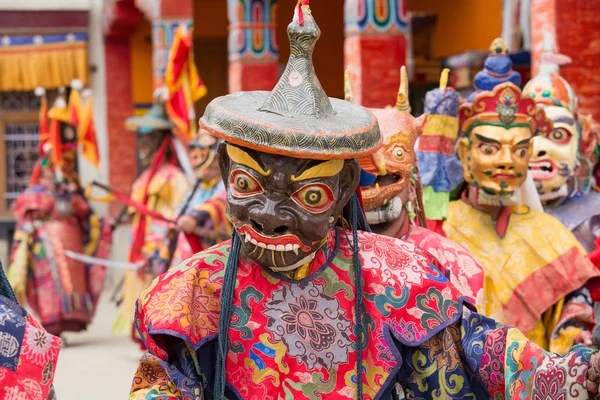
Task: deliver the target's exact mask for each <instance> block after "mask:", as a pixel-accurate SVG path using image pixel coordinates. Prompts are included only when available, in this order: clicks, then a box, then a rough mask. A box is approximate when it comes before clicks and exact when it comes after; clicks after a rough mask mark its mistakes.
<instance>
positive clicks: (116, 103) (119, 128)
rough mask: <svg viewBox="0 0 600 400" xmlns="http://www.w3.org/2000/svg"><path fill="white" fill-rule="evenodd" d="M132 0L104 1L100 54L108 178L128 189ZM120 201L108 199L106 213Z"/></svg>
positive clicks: (136, 15)
mask: <svg viewBox="0 0 600 400" xmlns="http://www.w3.org/2000/svg"><path fill="white" fill-rule="evenodd" d="M142 18H143V16H142V13H141V12H140V11H139V10H138V9H137V8H136V7H135V5H134V4H133V0H130V1H127V0H125V1H113V2H106V3H104V9H103V26H104V36H105V39H104V54H105V59H106V82H108V84H107V85H106V98H107V102H108V107H107V110H106V117H107V118H106V119H107V130H108V132H107V133H108V148H109V149H110V150H109V154H108V155H109V163H108V180H109V183H110V184H111V185H112V186H114V187H115V188H117V189H119V190H122V191H124V192H125V193H129V191H130V190H131V184H132V182H133V180H134V179H135V177H136V170H137V158H136V154H135V135H132V134H130V133H129V132H127V131H126V129H125V120H126V119H127V118H128V117H130V116H131V115H132V114H133V99H132V81H131V49H130V40H129V39H130V37H131V34H132V33H133V31H134V30H135V27H136V26H137V25H138V23H139V22H140V21H141V20H142ZM121 208H122V205H120V204H118V203H117V202H112V203H111V204H110V206H109V212H110V215H112V216H113V217H116V216H117V214H118V213H119V211H120V210H121Z"/></svg>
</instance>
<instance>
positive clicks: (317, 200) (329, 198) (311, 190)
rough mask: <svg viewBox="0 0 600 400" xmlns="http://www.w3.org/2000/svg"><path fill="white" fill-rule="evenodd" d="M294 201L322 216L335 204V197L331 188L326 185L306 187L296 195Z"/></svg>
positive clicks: (293, 197)
mask: <svg viewBox="0 0 600 400" xmlns="http://www.w3.org/2000/svg"><path fill="white" fill-rule="evenodd" d="M292 200H294V201H295V202H296V204H298V205H299V206H300V207H302V208H304V209H305V210H306V211H308V212H310V213H313V214H320V213H322V212H325V211H327V209H329V207H331V205H332V204H333V203H335V196H334V195H333V191H332V190H331V189H330V188H329V186H327V185H324V184H313V185H306V186H304V187H302V188H300V189H299V190H297V191H296V192H295V193H294V194H292Z"/></svg>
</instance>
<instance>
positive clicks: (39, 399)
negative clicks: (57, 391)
mask: <svg viewBox="0 0 600 400" xmlns="http://www.w3.org/2000/svg"><path fill="white" fill-rule="evenodd" d="M0 268H2V265H1V264H0ZM0 273H2V272H0ZM59 351H60V339H59V338H58V337H56V336H53V335H51V334H49V333H48V332H46V331H45V330H44V328H42V327H41V326H40V324H39V323H38V322H37V321H36V320H35V319H33V318H32V317H31V315H29V314H27V312H25V310H23V309H22V308H21V307H20V306H19V305H18V304H17V303H15V302H14V301H12V300H10V299H8V298H6V297H4V296H0V398H1V399H4V400H12V399H14V400H21V399H22V400H55V399H56V396H55V395H54V389H53V388H52V382H53V381H54V373H55V371H56V363H57V361H58V353H59Z"/></svg>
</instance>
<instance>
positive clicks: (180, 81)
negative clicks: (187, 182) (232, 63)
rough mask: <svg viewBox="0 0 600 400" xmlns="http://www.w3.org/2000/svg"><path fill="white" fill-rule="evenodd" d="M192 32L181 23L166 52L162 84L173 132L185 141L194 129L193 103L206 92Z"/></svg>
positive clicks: (192, 134) (195, 130) (189, 137)
mask: <svg viewBox="0 0 600 400" xmlns="http://www.w3.org/2000/svg"><path fill="white" fill-rule="evenodd" d="M192 45H193V42H192V32H191V30H187V29H186V28H184V27H183V26H180V27H179V29H178V30H177V33H176V35H175V39H174V40H173V45H172V46H171V50H170V53H169V63H168V64H167V71H166V75H165V83H166V85H167V88H168V89H169V100H168V101H167V102H166V104H165V106H166V109H167V113H168V115H169V118H170V119H171V120H172V121H173V122H174V123H175V126H176V128H175V129H174V131H175V134H176V135H177V137H178V138H179V139H181V140H182V141H183V142H184V143H187V142H188V141H189V140H191V139H193V138H194V137H195V136H196V132H197V129H198V127H197V122H196V114H195V112H194V103H195V102H196V101H198V100H200V99H201V98H202V97H204V96H205V95H206V86H204V82H202V78H200V75H199V74H198V69H197V68H196V63H195V62H194V53H193V46H192Z"/></svg>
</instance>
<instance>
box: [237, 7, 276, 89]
mask: <svg viewBox="0 0 600 400" xmlns="http://www.w3.org/2000/svg"><path fill="white" fill-rule="evenodd" d="M227 8H228V13H229V92H231V93H233V92H238V91H241V90H271V89H273V87H274V86H275V84H276V83H277V80H278V79H279V66H278V54H279V48H278V47H277V40H276V34H275V21H276V19H275V15H276V14H275V12H276V8H277V1H276V0H227Z"/></svg>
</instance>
